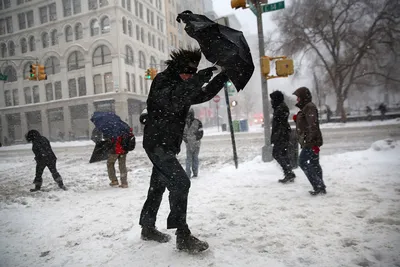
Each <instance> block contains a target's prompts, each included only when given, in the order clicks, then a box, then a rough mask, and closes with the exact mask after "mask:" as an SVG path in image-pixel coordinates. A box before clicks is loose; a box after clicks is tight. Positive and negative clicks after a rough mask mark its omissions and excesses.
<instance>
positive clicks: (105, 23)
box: [101, 17, 110, 33]
mask: <svg viewBox="0 0 400 267" xmlns="http://www.w3.org/2000/svg"><path fill="white" fill-rule="evenodd" d="M107 32H110V19H109V18H108V17H104V18H103V19H102V20H101V33H107Z"/></svg>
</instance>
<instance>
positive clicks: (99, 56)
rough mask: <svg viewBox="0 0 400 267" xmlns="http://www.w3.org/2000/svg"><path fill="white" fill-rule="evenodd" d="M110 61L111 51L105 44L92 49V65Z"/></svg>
mask: <svg viewBox="0 0 400 267" xmlns="http://www.w3.org/2000/svg"><path fill="white" fill-rule="evenodd" d="M109 63H111V51H110V48H108V47H107V46H105V45H101V46H99V47H97V48H96V50H94V53H93V66H94V67H95V66H99V65H104V64H109Z"/></svg>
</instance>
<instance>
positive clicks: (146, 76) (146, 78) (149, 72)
mask: <svg viewBox="0 0 400 267" xmlns="http://www.w3.org/2000/svg"><path fill="white" fill-rule="evenodd" d="M144 79H145V80H151V69H147V70H146V75H145V76H144Z"/></svg>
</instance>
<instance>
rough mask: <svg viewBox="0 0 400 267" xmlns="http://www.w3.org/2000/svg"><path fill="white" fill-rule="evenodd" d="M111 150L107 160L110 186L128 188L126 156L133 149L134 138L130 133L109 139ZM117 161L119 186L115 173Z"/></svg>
mask: <svg viewBox="0 0 400 267" xmlns="http://www.w3.org/2000/svg"><path fill="white" fill-rule="evenodd" d="M109 140H110V142H111V143H112V145H113V146H112V148H111V151H110V154H109V155H108V159H107V172H108V178H110V181H111V183H110V186H119V187H121V188H128V171H127V169H126V155H127V154H128V152H129V151H132V150H134V149H135V145H136V143H135V136H134V135H133V133H132V129H131V131H130V135H129V136H118V137H117V138H110V139H109ZM117 160H118V167H119V173H120V180H121V184H119V182H118V179H117V176H116V173H115V162H116V161H117Z"/></svg>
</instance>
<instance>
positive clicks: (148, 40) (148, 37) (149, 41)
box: [147, 32, 151, 46]
mask: <svg viewBox="0 0 400 267" xmlns="http://www.w3.org/2000/svg"><path fill="white" fill-rule="evenodd" d="M147 42H148V43H149V46H151V33H150V32H148V33H147Z"/></svg>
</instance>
